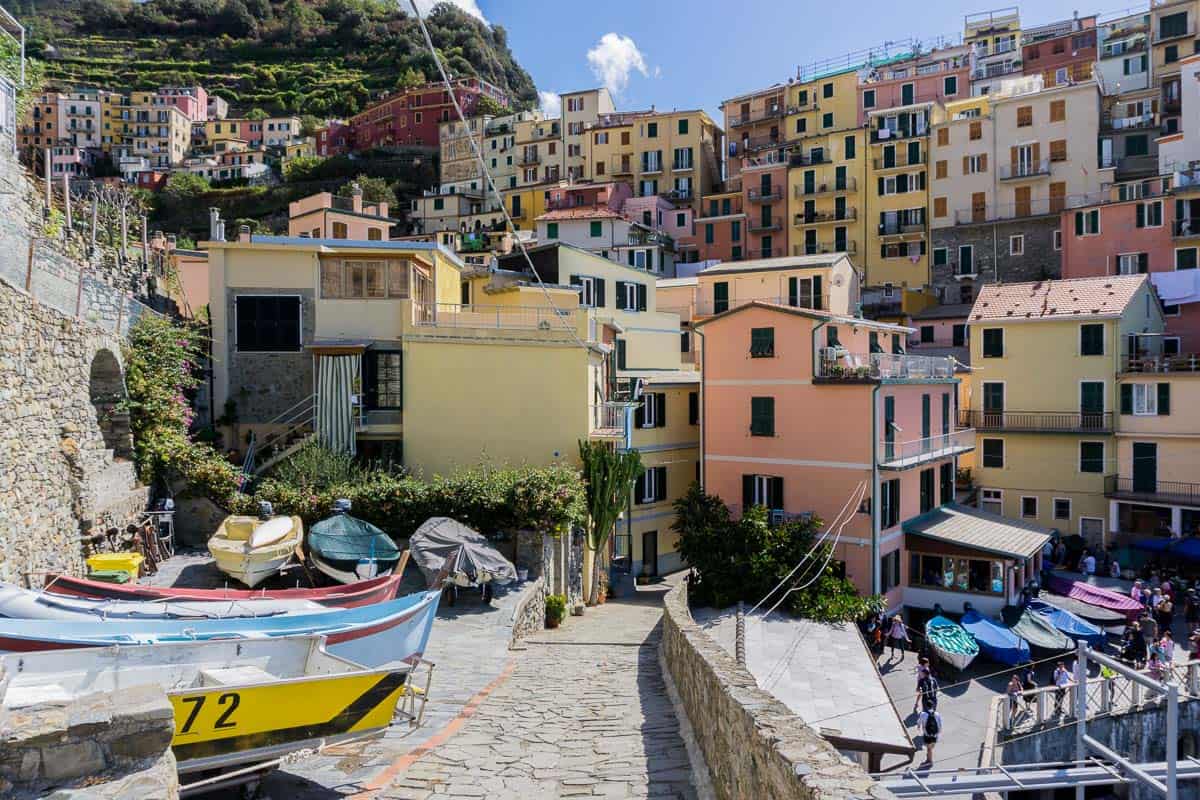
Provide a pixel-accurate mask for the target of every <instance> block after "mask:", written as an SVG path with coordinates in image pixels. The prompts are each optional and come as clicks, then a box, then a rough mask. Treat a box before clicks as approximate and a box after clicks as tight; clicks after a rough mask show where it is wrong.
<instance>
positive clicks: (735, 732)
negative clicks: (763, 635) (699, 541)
mask: <svg viewBox="0 0 1200 800" xmlns="http://www.w3.org/2000/svg"><path fill="white" fill-rule="evenodd" d="M662 653H663V658H664V660H665V662H666V665H667V668H668V670H669V672H670V674H671V678H672V680H673V681H674V682H675V686H676V688H677V690H678V692H679V697H680V701H681V705H682V706H683V708H682V711H683V712H684V713H685V714H686V715H687V718H688V721H689V723H690V724H691V727H692V729H693V731H694V734H695V737H696V741H697V743H698V744H699V747H700V750H701V752H702V753H703V754H704V760H705V762H706V763H707V765H708V770H709V773H710V774H711V776H712V787H713V791H714V792H715V794H716V796H717V797H718V798H721V800H757V798H788V799H789V800H841V799H842V798H845V799H846V800H849V798H864V797H872V798H878V799H879V800H882V799H883V798H891V797H893V795H892V794H891V793H890V792H888V791H887V790H886V789H884V788H882V787H881V786H879V785H878V784H876V783H875V782H874V781H873V780H871V778H869V777H868V776H867V774H866V773H865V772H864V771H863V770H862V768H861V767H859V766H858V765H857V764H855V763H853V762H851V761H850V760H848V759H846V758H843V757H842V756H841V755H839V754H838V752H837V750H836V749H834V747H833V745H831V744H829V743H828V742H827V741H825V739H823V738H822V737H821V736H820V734H818V733H817V732H816V731H814V730H813V729H812V728H810V727H808V725H806V724H805V723H804V721H803V720H802V719H800V718H799V717H797V716H796V715H795V714H793V713H792V712H791V711H790V710H788V708H787V707H786V706H784V705H783V703H781V702H780V701H779V700H777V699H775V697H773V696H772V695H770V694H768V693H767V692H764V691H763V690H761V689H759V688H758V684H757V683H756V682H755V680H754V676H752V675H751V674H750V673H749V672H748V671H747V670H746V669H745V668H744V667H740V666H738V664H737V662H736V661H734V660H733V658H732V657H730V655H729V654H728V653H727V652H725V650H724V648H722V647H721V646H720V645H719V644H717V642H715V641H713V640H712V639H711V638H710V637H709V636H708V635H707V634H706V633H704V632H703V631H702V630H701V629H700V627H699V626H698V625H696V623H695V621H694V620H693V619H692V615H691V612H690V611H689V610H688V600H687V583H686V582H683V583H680V585H679V586H677V587H676V588H674V589H672V590H671V591H670V592H668V593H667V595H666V598H665V600H664V613H663V636H662Z"/></svg>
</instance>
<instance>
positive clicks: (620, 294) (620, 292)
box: [617, 281, 626, 310]
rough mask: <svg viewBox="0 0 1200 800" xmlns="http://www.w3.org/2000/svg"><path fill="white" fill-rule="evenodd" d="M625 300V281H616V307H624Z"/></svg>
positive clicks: (622, 308) (621, 308)
mask: <svg viewBox="0 0 1200 800" xmlns="http://www.w3.org/2000/svg"><path fill="white" fill-rule="evenodd" d="M625 300H626V294H625V281H617V308H618V309H620V310H624V309H625Z"/></svg>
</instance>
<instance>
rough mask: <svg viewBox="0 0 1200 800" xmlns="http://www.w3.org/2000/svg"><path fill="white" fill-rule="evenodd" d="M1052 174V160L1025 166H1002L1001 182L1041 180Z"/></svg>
mask: <svg viewBox="0 0 1200 800" xmlns="http://www.w3.org/2000/svg"><path fill="white" fill-rule="evenodd" d="M1049 174H1050V159H1048V158H1043V159H1041V160H1040V161H1032V162H1029V163H1024V164H1017V165H1016V166H1013V165H1012V164H1001V165H1000V180H1002V181H1009V180H1019V179H1021V178H1041V177H1045V176H1047V175H1049Z"/></svg>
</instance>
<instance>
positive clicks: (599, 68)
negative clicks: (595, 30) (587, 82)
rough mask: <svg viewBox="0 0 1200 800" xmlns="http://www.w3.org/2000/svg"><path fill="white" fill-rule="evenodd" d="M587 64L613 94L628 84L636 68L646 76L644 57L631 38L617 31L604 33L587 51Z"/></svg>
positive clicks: (622, 89)
mask: <svg viewBox="0 0 1200 800" xmlns="http://www.w3.org/2000/svg"><path fill="white" fill-rule="evenodd" d="M587 60H588V64H589V65H590V66H591V68H592V74H593V75H595V76H596V79H597V80H599V81H600V83H601V84H602V85H603V86H605V87H606V88H607V89H608V90H609V91H610V92H612V93H613V94H620V93H621V92H623V91H624V90H625V87H626V86H628V85H629V76H630V74H631V73H632V72H633V71H634V70H637V71H638V72H640V73H641V74H642V75H643V76H648V75H649V74H650V73H649V70H648V69H647V67H646V59H645V58H644V57H643V56H642V51H641V50H639V49H638V46H637V45H636V44H634V41H633V39H631V38H630V37H628V36H621V35H620V34H618V33H606V34H604V35H603V36H601V37H600V41H598V42H596V46H595V47H593V48H592V49H591V50H588V52H587Z"/></svg>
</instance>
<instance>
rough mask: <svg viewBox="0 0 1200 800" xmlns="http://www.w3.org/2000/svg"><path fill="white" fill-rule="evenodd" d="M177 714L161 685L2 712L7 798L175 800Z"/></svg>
mask: <svg viewBox="0 0 1200 800" xmlns="http://www.w3.org/2000/svg"><path fill="white" fill-rule="evenodd" d="M174 734H175V713H174V711H173V709H172V707H171V702H170V701H169V700H168V699H167V696H166V694H164V693H163V691H162V689H161V688H159V687H157V686H150V685H147V686H135V687H132V688H128V689H122V690H121V691H120V692H119V693H112V694H109V693H105V692H97V693H95V694H90V695H86V696H84V697H80V698H77V699H76V700H74V701H72V702H69V703H46V704H40V705H36V706H30V707H28V708H22V709H15V710H14V709H7V710H2V711H0V796H3V797H42V796H45V795H47V794H50V793H51V792H53V796H54V797H56V798H58V797H62V798H64V800H66V799H67V798H84V797H87V798H109V797H112V798H116V797H137V798H145V800H173V799H174V798H177V797H178V796H179V778H178V776H177V774H176V769H175V757H174V755H172V753H171V738H172V737H173V736H174Z"/></svg>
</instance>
